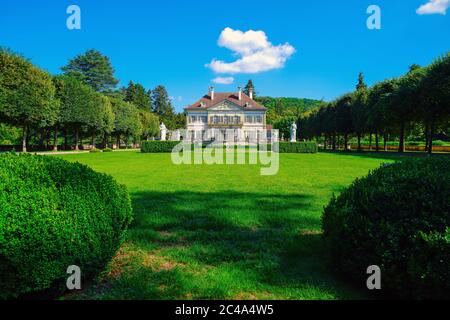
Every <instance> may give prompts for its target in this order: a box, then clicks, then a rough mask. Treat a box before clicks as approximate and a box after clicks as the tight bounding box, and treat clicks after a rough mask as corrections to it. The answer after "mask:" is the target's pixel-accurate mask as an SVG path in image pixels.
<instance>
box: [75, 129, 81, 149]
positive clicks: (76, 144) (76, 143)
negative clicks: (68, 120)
mask: <svg viewBox="0 0 450 320" xmlns="http://www.w3.org/2000/svg"><path fill="white" fill-rule="evenodd" d="M79 150H80V148H79V147H78V128H75V151H79Z"/></svg>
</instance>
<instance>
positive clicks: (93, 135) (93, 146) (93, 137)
mask: <svg viewBox="0 0 450 320" xmlns="http://www.w3.org/2000/svg"><path fill="white" fill-rule="evenodd" d="M92 148H94V149H95V132H94V133H92Z"/></svg>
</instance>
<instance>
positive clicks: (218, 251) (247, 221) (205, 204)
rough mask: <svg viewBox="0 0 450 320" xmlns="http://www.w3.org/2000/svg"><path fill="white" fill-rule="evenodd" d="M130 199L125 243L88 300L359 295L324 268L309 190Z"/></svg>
mask: <svg viewBox="0 0 450 320" xmlns="http://www.w3.org/2000/svg"><path fill="white" fill-rule="evenodd" d="M133 202H134V208H135V220H134V223H133V226H132V227H131V228H130V230H129V233H128V239H127V242H126V245H125V248H123V249H122V250H121V251H122V252H121V253H120V254H119V257H116V259H115V261H114V262H113V263H112V267H111V270H110V272H109V274H110V276H109V279H108V277H106V282H107V283H108V284H107V285H106V287H105V285H104V287H103V289H104V290H103V289H102V287H101V286H100V287H98V288H97V289H96V292H95V293H94V296H92V295H91V296H89V295H88V297H90V298H105V299H109V298H115V299H191V298H193V299H320V298H323V299H329V298H352V297H361V294H360V292H357V291H355V290H354V289H352V288H348V287H347V286H346V285H344V284H343V283H341V282H340V281H338V280H336V279H335V278H334V277H333V276H332V275H331V274H330V272H329V270H328V269H327V266H326V262H325V256H326V255H325V252H324V248H323V244H322V240H321V236H320V232H319V230H320V215H319V213H318V212H317V209H314V208H311V206H312V203H313V202H314V199H313V197H312V196H308V195H303V194H291V195H286V194H268V193H262V192H261V193H257V192H254V193H238V192H232V191H230V192H210V193H202V192H194V191H187V192H143V193H136V194H133ZM111 274H112V275H113V276H111Z"/></svg>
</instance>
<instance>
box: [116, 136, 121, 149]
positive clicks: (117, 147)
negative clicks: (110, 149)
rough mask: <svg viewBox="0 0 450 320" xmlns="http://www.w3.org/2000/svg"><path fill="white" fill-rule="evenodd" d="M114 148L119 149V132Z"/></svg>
mask: <svg viewBox="0 0 450 320" xmlns="http://www.w3.org/2000/svg"><path fill="white" fill-rule="evenodd" d="M116 149H120V134H118V135H117V146H116Z"/></svg>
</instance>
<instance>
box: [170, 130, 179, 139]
mask: <svg viewBox="0 0 450 320" xmlns="http://www.w3.org/2000/svg"><path fill="white" fill-rule="evenodd" d="M172 139H173V140H174V141H180V140H181V132H180V130H179V129H178V130H175V132H174V133H173V136H172Z"/></svg>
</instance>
